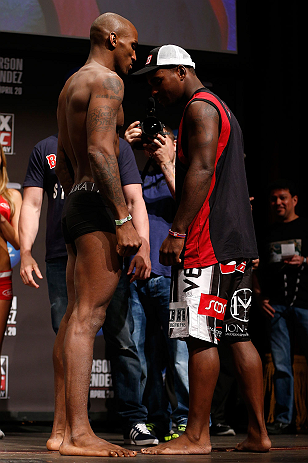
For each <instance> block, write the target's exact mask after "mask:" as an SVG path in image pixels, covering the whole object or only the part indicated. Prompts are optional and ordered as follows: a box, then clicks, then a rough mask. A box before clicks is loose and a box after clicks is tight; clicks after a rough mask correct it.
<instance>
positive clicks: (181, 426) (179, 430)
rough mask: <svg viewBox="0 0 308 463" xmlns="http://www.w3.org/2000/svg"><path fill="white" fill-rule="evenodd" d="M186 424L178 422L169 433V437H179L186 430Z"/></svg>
mask: <svg viewBox="0 0 308 463" xmlns="http://www.w3.org/2000/svg"><path fill="white" fill-rule="evenodd" d="M186 426H187V425H186V424H179V425H178V426H176V428H175V430H174V431H173V432H172V433H171V439H176V438H177V437H180V436H181V435H182V434H183V433H184V432H185V431H186ZM169 440H170V439H169Z"/></svg>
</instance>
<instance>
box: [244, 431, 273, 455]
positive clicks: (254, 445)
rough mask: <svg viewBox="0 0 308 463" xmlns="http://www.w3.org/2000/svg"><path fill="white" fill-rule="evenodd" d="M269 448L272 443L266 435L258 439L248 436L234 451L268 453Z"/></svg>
mask: <svg viewBox="0 0 308 463" xmlns="http://www.w3.org/2000/svg"><path fill="white" fill-rule="evenodd" d="M271 446H272V443H271V441H270V439H269V437H268V436H267V435H266V436H264V437H261V438H259V439H253V438H251V437H249V436H248V437H247V439H245V440H244V441H243V442H241V443H240V444H237V445H236V447H235V450H238V451H239V452H268V451H269V449H270V448H271Z"/></svg>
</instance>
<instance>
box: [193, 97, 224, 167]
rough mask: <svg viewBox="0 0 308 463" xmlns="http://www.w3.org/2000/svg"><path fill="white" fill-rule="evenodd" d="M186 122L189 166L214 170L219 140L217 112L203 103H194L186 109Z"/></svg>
mask: <svg viewBox="0 0 308 463" xmlns="http://www.w3.org/2000/svg"><path fill="white" fill-rule="evenodd" d="M186 121H187V122H186V127H187V140H188V158H189V164H190V165H194V166H196V167H199V168H200V169H202V170H209V171H211V170H214V167H215V162H216V155H217V147H218V138H219V115H218V112H217V110H216V109H215V108H214V107H213V106H212V105H210V104H208V103H205V102H204V101H196V102H194V103H192V104H191V105H190V107H189V108H188V111H187V114H186Z"/></svg>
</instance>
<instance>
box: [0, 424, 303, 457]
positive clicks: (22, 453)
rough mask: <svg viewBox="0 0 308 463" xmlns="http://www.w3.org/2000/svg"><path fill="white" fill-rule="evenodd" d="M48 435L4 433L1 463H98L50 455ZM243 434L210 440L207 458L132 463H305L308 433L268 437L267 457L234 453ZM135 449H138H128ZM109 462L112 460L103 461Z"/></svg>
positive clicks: (118, 438) (118, 440) (116, 438)
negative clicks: (269, 439) (270, 440)
mask: <svg viewBox="0 0 308 463" xmlns="http://www.w3.org/2000/svg"><path fill="white" fill-rule="evenodd" d="M97 434H98V435H99V436H100V437H102V438H104V439H106V440H108V441H110V442H112V443H115V444H118V445H123V440H122V435H121V434H117V433H97ZM48 436H49V433H48V432H39V431H37V430H36V431H35V432H33V430H31V431H30V432H25V431H23V432H16V431H7V432H6V436H5V437H4V439H2V440H0V462H1V463H56V462H59V463H60V462H61V463H75V462H76V463H90V462H95V461H100V460H101V459H102V458H100V459H98V457H64V456H61V455H60V454H59V453H58V452H49V451H48V450H47V449H46V447H45V443H46V440H47V438H48ZM244 438H245V435H240V434H238V435H237V436H228V437H217V436H215V437H212V445H213V451H212V453H211V454H210V455H190V456H178V455H177V456H152V455H142V454H141V453H138V454H137V456H136V458H135V459H134V461H136V462H147V463H152V462H156V461H157V463H166V462H168V463H171V462H172V463H173V462H179V463H188V462H189V463H192V462H199V461H204V462H206V461H208V462H211V463H216V462H217V463H225V462H243V463H255V462H262V463H269V462H271V463H272V462H273V463H274V462H275V463H297V462H298V463H308V434H299V435H295V434H292V435H291V434H290V435H283V436H271V439H272V445H273V448H272V449H271V450H270V452H269V453H267V454H257V453H239V452H236V451H234V447H235V445H236V444H237V442H240V441H242V440H244ZM128 448H131V449H134V450H138V447H137V448H136V447H135V446H128ZM103 460H104V461H110V460H113V461H114V458H109V457H108V458H103Z"/></svg>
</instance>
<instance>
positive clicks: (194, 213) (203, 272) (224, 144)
mask: <svg viewBox="0 0 308 463" xmlns="http://www.w3.org/2000/svg"><path fill="white" fill-rule="evenodd" d="M194 68H195V64H194V63H193V61H192V59H191V57H190V55H189V54H188V53H187V52H186V51H185V50H183V49H182V48H180V47H178V46H176V45H163V46H161V47H158V48H155V49H153V50H152V51H151V52H150V54H149V56H148V58H147V61H146V65H145V67H144V68H143V69H141V70H140V71H138V72H137V73H135V74H144V73H146V74H147V79H148V83H149V84H150V85H151V87H152V96H153V97H155V98H156V99H157V100H158V101H159V103H161V104H162V105H163V106H169V105H172V104H175V103H181V104H183V106H184V108H185V109H184V112H183V116H182V120H181V123H180V126H179V133H178V146H177V158H176V202H177V212H176V215H175V218H174V221H173V224H172V227H171V229H170V230H169V235H168V236H167V238H166V239H165V241H164V242H163V244H162V246H161V249H160V261H161V263H163V264H164V265H173V266H174V267H173V270H174V272H173V289H172V299H171V300H172V302H171V303H170V330H169V334H170V336H171V337H182V338H183V337H184V338H185V339H186V342H187V345H188V349H189V354H190V357H189V371H190V386H189V387H190V408H189V415H188V423H187V428H186V432H185V433H184V434H183V435H182V436H180V437H179V438H178V439H175V440H174V441H170V442H168V443H165V444H160V445H159V446H157V447H155V448H150V449H143V450H142V452H143V453H153V454H161V453H163V454H207V453H210V452H211V442H210V436H209V416H210V407H211V401H212V397H213V392H214V388H215V385H216V381H217V377H218V373H219V357H218V352H217V344H218V342H219V341H220V339H221V338H222V337H224V338H225V339H226V340H228V341H229V344H230V349H231V352H232V356H233V359H234V364H235V370H236V373H237V376H238V379H239V383H240V386H241V389H242V393H243V397H244V399H245V401H246V404H247V410H248V418H249V423H248V437H247V439H246V440H245V441H244V442H242V443H241V444H238V445H237V447H236V448H237V450H240V451H255V452H266V451H268V450H269V448H270V446H271V442H270V440H269V438H268V435H267V431H266V427H265V422H264V413H263V378H262V364H261V360H260V357H259V355H258V353H257V351H256V349H255V348H254V346H253V344H252V343H251V341H250V338H249V333H248V330H247V326H248V320H249V309H250V304H251V274H252V260H253V259H255V258H256V257H257V256H258V251H257V246H256V240H255V233H254V227H253V221H252V215H251V207H250V202H249V194H248V188H247V182H246V174H245V167H244V151H243V142H242V133H241V129H240V127H239V124H238V122H237V120H236V118H235V117H234V115H233V114H232V112H231V111H230V110H229V108H228V107H227V105H226V104H225V103H224V102H223V101H222V100H221V99H220V98H219V97H217V96H216V95H214V94H213V93H212V92H210V91H209V90H208V89H206V88H204V87H203V85H202V83H201V81H200V80H199V79H198V77H197V76H196V73H195V69H194Z"/></svg>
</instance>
